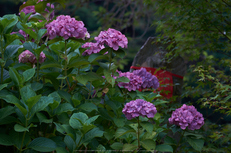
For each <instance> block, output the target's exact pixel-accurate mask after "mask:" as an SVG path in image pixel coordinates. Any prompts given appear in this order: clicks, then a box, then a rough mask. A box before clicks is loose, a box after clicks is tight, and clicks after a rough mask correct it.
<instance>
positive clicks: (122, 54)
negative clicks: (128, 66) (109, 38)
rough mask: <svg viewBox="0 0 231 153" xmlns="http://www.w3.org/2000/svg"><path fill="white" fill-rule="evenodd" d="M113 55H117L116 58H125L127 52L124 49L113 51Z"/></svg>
mask: <svg viewBox="0 0 231 153" xmlns="http://www.w3.org/2000/svg"><path fill="white" fill-rule="evenodd" d="M113 53H115V54H116V56H118V57H120V58H124V56H125V55H126V53H125V51H124V50H122V49H118V50H117V51H113Z"/></svg>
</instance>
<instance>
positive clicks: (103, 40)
mask: <svg viewBox="0 0 231 153" xmlns="http://www.w3.org/2000/svg"><path fill="white" fill-rule="evenodd" d="M95 40H96V41H97V43H99V44H100V45H102V46H103V45H104V44H106V45H108V46H109V47H111V48H113V49H114V50H118V49H119V46H120V47H122V48H127V44H128V39H127V38H126V37H125V35H123V34H122V33H121V32H120V31H117V30H115V29H111V28H109V29H108V30H107V31H101V32H100V34H99V36H98V37H95Z"/></svg>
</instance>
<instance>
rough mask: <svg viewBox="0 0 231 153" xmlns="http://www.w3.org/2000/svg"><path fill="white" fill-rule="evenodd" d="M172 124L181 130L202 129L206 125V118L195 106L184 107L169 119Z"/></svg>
mask: <svg viewBox="0 0 231 153" xmlns="http://www.w3.org/2000/svg"><path fill="white" fill-rule="evenodd" d="M168 121H169V123H170V124H175V125H178V126H180V128H181V129H183V130H184V129H186V127H188V129H189V130H195V129H200V128H201V126H202V125H203V124H204V118H203V115H202V114H201V113H199V112H198V111H197V110H196V108H195V107H194V106H187V105H185V104H184V105H183V106H182V107H181V108H178V109H176V110H175V111H174V112H173V113H172V116H171V117H170V118H169V119H168Z"/></svg>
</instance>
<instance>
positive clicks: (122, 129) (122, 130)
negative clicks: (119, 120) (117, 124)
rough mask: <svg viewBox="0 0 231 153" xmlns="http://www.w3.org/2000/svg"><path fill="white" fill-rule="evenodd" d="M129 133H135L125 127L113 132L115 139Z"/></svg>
mask: <svg viewBox="0 0 231 153" xmlns="http://www.w3.org/2000/svg"><path fill="white" fill-rule="evenodd" d="M130 132H135V133H136V131H135V130H134V129H128V128H125V127H121V128H118V129H117V130H116V132H115V139H116V138H119V137H121V136H123V135H125V134H127V133H130Z"/></svg>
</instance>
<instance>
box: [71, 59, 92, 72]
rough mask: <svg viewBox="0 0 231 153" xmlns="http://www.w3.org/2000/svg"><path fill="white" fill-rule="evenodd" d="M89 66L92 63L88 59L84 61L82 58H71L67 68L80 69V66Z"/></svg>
mask: <svg viewBox="0 0 231 153" xmlns="http://www.w3.org/2000/svg"><path fill="white" fill-rule="evenodd" d="M88 64H90V63H89V62H88V61H87V60H86V59H84V58H82V57H76V58H71V60H70V61H69V64H68V65H67V67H68V68H69V69H70V68H72V67H75V68H78V67H80V66H84V65H88Z"/></svg>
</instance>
